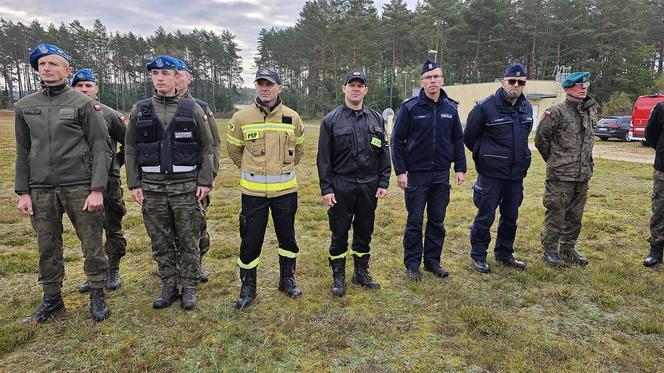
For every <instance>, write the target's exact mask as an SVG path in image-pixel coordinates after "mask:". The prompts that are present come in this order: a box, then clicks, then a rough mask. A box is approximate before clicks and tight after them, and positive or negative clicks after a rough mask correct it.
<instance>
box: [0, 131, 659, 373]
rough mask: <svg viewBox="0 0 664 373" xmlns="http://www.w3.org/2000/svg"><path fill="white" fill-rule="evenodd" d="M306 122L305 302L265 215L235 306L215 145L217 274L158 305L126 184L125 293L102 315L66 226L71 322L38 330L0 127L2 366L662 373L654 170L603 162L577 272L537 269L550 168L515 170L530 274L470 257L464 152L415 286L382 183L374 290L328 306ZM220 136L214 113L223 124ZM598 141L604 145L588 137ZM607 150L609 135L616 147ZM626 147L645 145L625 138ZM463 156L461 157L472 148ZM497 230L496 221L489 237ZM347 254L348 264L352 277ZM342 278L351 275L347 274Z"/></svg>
mask: <svg viewBox="0 0 664 373" xmlns="http://www.w3.org/2000/svg"><path fill="white" fill-rule="evenodd" d="M309 124H310V125H308V126H307V140H306V142H305V147H306V150H305V158H304V159H303V160H302V163H301V164H300V165H299V168H298V181H299V182H300V192H299V196H300V199H299V211H298V215H297V223H296V224H297V225H296V232H297V236H298V240H299V246H300V249H301V254H300V257H299V260H298V269H297V280H298V283H299V285H300V287H301V288H302V289H303V292H304V295H303V297H302V298H301V299H299V300H293V299H289V298H287V297H285V296H284V295H283V294H282V293H280V292H279V291H277V284H278V276H279V270H278V259H277V247H276V239H275V236H274V233H273V230H272V226H271V224H270V225H269V226H268V234H267V236H266V240H265V244H264V249H263V255H262V258H261V265H260V266H259V270H258V282H259V288H258V298H257V301H256V303H255V305H253V306H252V307H251V308H249V309H247V310H243V311H238V310H236V309H235V308H233V307H232V304H233V303H234V301H235V299H236V297H237V294H238V290H239V280H238V270H237V267H236V265H235V261H236V257H237V254H238V247H239V233H238V213H239V209H240V193H239V187H238V185H237V184H238V171H237V169H236V168H235V166H234V165H233V164H232V163H231V162H230V160H229V158H228V156H227V155H226V154H225V152H224V153H223V155H224V157H223V164H222V167H221V172H220V174H219V176H218V177H217V180H216V186H215V189H214V191H213V193H212V198H213V201H212V205H211V206H210V209H209V211H208V217H209V220H208V226H209V230H210V234H211V236H212V247H211V251H210V253H209V254H208V255H207V257H206V260H205V262H206V264H205V267H206V269H207V270H208V271H209V272H210V282H208V283H207V284H203V285H201V286H200V287H199V291H198V298H199V301H198V304H197V306H196V309H195V310H194V311H191V312H184V311H182V310H181V309H180V308H179V307H178V305H177V304H176V305H173V306H171V308H169V309H166V310H154V309H152V307H151V304H152V300H153V299H154V297H155V296H156V295H158V293H159V290H160V283H159V279H158V278H157V277H156V276H155V275H154V274H153V272H154V270H155V263H154V262H153V261H152V259H151V252H150V244H149V240H148V238H147V235H146V233H145V228H144V226H143V223H142V218H141V216H140V210H139V208H138V206H137V205H136V204H135V203H133V202H131V199H130V197H129V193H125V199H126V203H127V206H128V215H127V216H126V218H125V220H124V228H125V233H126V236H127V241H128V253H127V256H126V257H125V258H124V259H123V262H122V265H121V273H122V279H123V287H122V288H121V289H120V290H117V291H115V292H112V293H110V294H109V295H108V296H107V300H108V303H109V305H110V307H111V309H112V311H113V314H112V315H111V317H110V319H108V320H106V321H104V322H101V323H96V322H94V321H93V320H92V318H91V316H90V313H89V310H88V298H87V296H83V295H80V294H79V293H78V291H77V289H78V285H79V284H80V283H81V282H83V281H84V274H83V271H82V264H83V262H82V258H81V257H82V255H81V250H80V247H79V242H78V240H77V238H76V237H75V234H74V232H73V230H72V228H71V225H70V224H69V222H68V220H67V219H65V221H66V225H65V239H64V242H65V261H66V270H67V276H66V278H65V282H64V297H65V303H66V306H67V309H68V317H67V318H65V319H63V320H61V321H56V322H50V323H47V324H45V325H42V326H30V327H26V326H22V325H20V320H21V319H22V318H23V317H25V316H26V315H28V314H30V313H31V312H32V311H33V309H34V308H35V307H36V306H37V304H39V302H40V299H41V290H40V287H39V286H38V284H37V282H36V279H37V262H38V252H37V248H36V240H35V236H34V232H33V230H32V228H31V226H30V223H29V220H28V219H27V218H26V217H24V216H21V215H20V214H18V212H17V211H16V202H17V197H16V195H15V194H14V193H13V185H14V184H13V183H14V176H13V173H14V135H13V133H14V132H13V125H12V122H11V121H9V120H4V121H0V165H2V167H0V299H2V301H1V302H0V371H8V372H13V371H26V370H30V371H56V370H57V371H92V370H95V371H147V370H149V371H160V372H166V371H199V370H200V371H295V370H303V371H370V372H385V371H396V372H401V371H453V370H464V371H466V370H467V371H485V370H488V371H551V372H558V371H600V370H601V371H637V370H643V371H658V370H660V371H661V370H662V369H664V364H663V363H664V322H663V320H662V316H661V315H662V310H661V307H662V305H663V304H664V268H662V267H660V268H658V269H655V270H652V269H646V268H645V267H643V266H642V265H641V261H642V259H643V256H644V254H645V253H646V252H647V248H648V246H647V243H646V238H647V236H648V221H649V217H650V198H649V196H650V191H651V187H652V166H651V165H645V164H634V163H626V162H618V161H607V160H601V159H598V160H596V161H595V165H596V167H595V176H594V177H593V179H592V181H591V185H590V198H589V200H588V205H587V207H586V214H585V216H584V219H583V230H582V232H581V237H580V242H579V243H578V249H579V251H580V252H582V253H583V254H585V255H586V256H587V257H588V259H589V260H590V265H589V266H588V267H587V268H578V267H572V268H567V269H562V270H557V269H552V268H549V267H547V266H545V265H544V263H543V260H542V259H541V252H540V247H539V233H540V230H541V227H542V220H543V215H544V209H543V207H542V202H541V201H542V192H543V180H544V163H543V162H542V160H541V158H540V157H539V156H534V157H533V164H532V166H531V169H530V172H529V175H528V177H527V179H526V180H525V194H526V197H525V200H524V203H523V205H522V207H521V210H520V212H521V217H520V220H519V230H518V232H517V241H516V250H517V252H516V256H517V257H518V258H520V259H523V260H525V261H526V262H527V264H528V269H527V270H526V271H524V272H520V271H515V270H511V269H506V268H502V267H501V266H499V265H497V264H496V263H495V262H494V261H493V259H492V256H491V255H492V254H491V253H490V254H489V255H490V257H489V258H490V259H489V264H490V265H491V266H492V272H491V274H488V275H481V274H479V273H477V272H475V271H474V270H473V269H472V268H471V261H470V258H469V241H468V232H469V228H470V225H471V223H472V219H473V217H474V213H475V208H474V206H473V204H472V199H471V186H472V183H473V181H474V180H475V178H476V174H475V173H474V170H473V167H472V161H470V167H469V168H470V170H469V172H468V173H467V174H466V182H465V183H464V184H463V185H462V186H460V187H456V186H455V187H454V188H453V190H452V194H451V198H452V201H451V203H450V206H449V208H448V211H447V219H446V229H447V239H446V241H445V246H444V250H443V266H445V267H446V268H448V269H449V270H450V273H451V275H450V277H449V278H447V279H445V280H442V281H441V280H439V279H436V278H434V277H433V276H432V275H430V274H428V273H425V276H424V280H423V281H422V282H420V283H412V282H409V281H408V280H407V279H406V277H405V274H404V271H403V265H402V252H403V249H402V245H401V237H402V232H403V226H404V223H405V216H406V212H405V209H404V204H403V194H402V193H401V191H400V190H399V189H398V188H397V187H396V181H395V180H394V179H393V180H392V185H391V187H390V190H389V194H388V197H387V198H386V199H385V200H382V201H381V202H380V203H379V206H378V211H377V217H376V229H375V234H374V239H373V242H372V262H371V273H372V274H373V276H374V278H375V279H376V280H378V281H379V282H380V283H381V285H382V289H381V290H379V291H365V290H363V289H361V288H359V287H357V286H355V285H350V284H349V288H348V290H347V295H346V297H344V298H341V299H332V298H331V296H330V294H329V288H330V285H331V270H330V268H329V267H328V266H327V248H328V245H329V229H328V222H327V214H326V209H325V208H324V206H323V205H322V204H321V198H320V193H319V189H318V179H317V174H316V167H315V154H316V139H317V130H316V129H315V128H314V127H313V126H311V124H314V123H313V122H311V123H309ZM220 128H223V130H224V132H223V133H224V134H225V125H224V122H223V121H222V123H220ZM597 146H607V145H606V144H600V143H598V144H597ZM610 146H617V145H615V144H613V143H612V144H610ZM624 146H638V145H637V144H625V145H624ZM469 159H470V157H469ZM493 235H494V236H495V225H494V234H493ZM351 270H352V265H351V266H350V268H348V269H347V274H348V275H350V271H351ZM348 282H350V281H348Z"/></svg>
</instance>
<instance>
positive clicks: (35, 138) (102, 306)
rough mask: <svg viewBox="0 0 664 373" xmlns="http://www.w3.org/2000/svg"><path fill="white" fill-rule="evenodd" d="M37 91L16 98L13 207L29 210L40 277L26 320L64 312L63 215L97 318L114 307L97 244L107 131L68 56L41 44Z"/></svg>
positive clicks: (36, 58) (34, 62) (34, 60)
mask: <svg viewBox="0 0 664 373" xmlns="http://www.w3.org/2000/svg"><path fill="white" fill-rule="evenodd" d="M30 65H31V66H32V67H33V68H34V69H35V70H37V71H38V72H39V77H40V78H41V80H42V90H41V91H40V92H36V93H33V94H31V95H29V96H26V97H24V98H22V99H21V100H19V101H18V102H17V103H16V123H15V130H16V174H15V175H16V181H15V189H14V190H15V191H16V194H18V195H19V200H18V210H19V211H20V212H21V213H23V214H27V215H30V222H31V223H32V227H33V228H34V230H35V232H36V233H37V245H38V246H39V283H40V284H41V286H42V289H43V292H44V299H43V301H42V302H41V304H40V305H39V306H38V307H37V309H36V310H35V312H34V313H33V314H32V315H30V316H29V317H28V318H26V319H25V320H24V323H43V322H45V321H46V320H48V319H49V318H50V317H52V316H55V315H58V314H61V313H64V311H65V306H64V301H63V299H62V295H61V290H62V280H63V278H64V275H65V267H64V259H63V247H62V215H63V213H65V212H66V213H67V215H68V216H69V218H70V220H71V222H72V224H73V226H74V229H75V230H76V234H77V236H78V237H79V239H80V240H81V246H82V248H83V254H84V256H85V261H84V265H83V269H84V271H85V274H86V276H87V278H88V282H89V283H90V287H91V288H92V291H91V292H90V311H91V313H92V317H93V318H94V319H95V320H96V321H101V320H104V319H105V318H107V317H108V316H109V315H110V313H111V311H110V309H109V308H108V306H107V304H106V301H105V299H104V282H105V280H106V270H107V269H108V261H107V259H106V254H105V253H104V249H103V248H102V243H101V242H102V221H103V218H104V215H103V211H102V210H103V206H104V196H103V192H104V189H105V188H106V181H107V179H108V170H109V167H110V166H111V149H110V148H109V146H108V130H107V129H106V123H105V121H104V117H103V116H102V113H101V106H100V105H99V104H97V103H95V102H94V100H92V99H91V98H90V97H87V96H85V95H83V94H80V93H78V92H76V91H74V90H73V89H71V88H70V86H69V84H68V83H69V75H70V74H71V72H72V68H71V67H69V56H68V55H67V54H66V53H65V52H64V51H63V50H62V49H60V48H59V47H57V46H55V45H49V44H40V45H38V46H37V47H36V48H35V50H34V51H33V52H32V53H31V54H30Z"/></svg>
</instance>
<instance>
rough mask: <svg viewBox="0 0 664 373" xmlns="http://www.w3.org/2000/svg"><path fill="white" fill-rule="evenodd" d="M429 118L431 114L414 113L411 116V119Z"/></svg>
mask: <svg viewBox="0 0 664 373" xmlns="http://www.w3.org/2000/svg"><path fill="white" fill-rule="evenodd" d="M427 118H431V114H423V115H415V116H413V119H415V120H418V119H427Z"/></svg>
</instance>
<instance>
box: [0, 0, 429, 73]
mask: <svg viewBox="0 0 664 373" xmlns="http://www.w3.org/2000/svg"><path fill="white" fill-rule="evenodd" d="M305 2H306V1H305V0H294V1H272V2H269V1H267V2H266V1H260V0H184V1H173V0H160V1H155V0H144V1H141V2H138V1H129V0H113V1H108V2H107V1H96V2H91V1H80V0H78V1H77V0H59V1H37V0H2V2H0V18H4V19H5V20H12V21H15V22H17V21H21V22H24V23H27V22H30V21H32V20H34V19H37V20H38V21H39V22H40V23H42V25H47V24H49V23H56V24H60V23H61V22H65V23H69V22H71V21H73V20H75V19H77V20H79V21H80V22H81V24H83V25H84V26H85V27H91V26H92V24H93V22H94V20H95V19H97V18H99V19H100V20H101V22H102V23H103V24H104V25H105V26H106V28H107V29H108V30H109V31H120V32H121V33H126V32H128V31H132V32H134V33H137V34H140V35H143V36H149V35H151V34H152V33H153V32H154V30H156V29H157V27H159V26H160V25H161V26H163V27H164V29H166V31H175V30H177V29H180V30H182V31H183V32H189V31H191V30H192V29H194V28H198V29H206V30H212V31H214V32H221V30H223V29H227V30H229V31H230V32H232V33H233V34H235V35H237V38H236V41H237V43H238V46H239V48H240V49H242V51H241V52H240V55H241V56H242V59H243V69H244V73H243V75H242V77H243V78H244V80H245V86H247V85H249V86H251V85H252V84H251V83H252V82H253V74H254V73H255V67H254V56H255V55H256V40H257V39H258V32H259V31H260V29H261V28H270V27H273V26H276V27H287V26H292V25H294V24H295V22H296V21H297V19H298V17H299V14H300V10H301V9H302V6H303V5H304V3H305ZM386 2H387V1H386V0H378V1H374V4H375V6H376V8H377V9H378V11H379V13H380V12H381V11H382V7H383V4H385V3H386ZM406 3H407V4H408V8H409V9H411V10H413V9H414V8H415V6H416V4H417V0H406ZM180 4H182V5H180Z"/></svg>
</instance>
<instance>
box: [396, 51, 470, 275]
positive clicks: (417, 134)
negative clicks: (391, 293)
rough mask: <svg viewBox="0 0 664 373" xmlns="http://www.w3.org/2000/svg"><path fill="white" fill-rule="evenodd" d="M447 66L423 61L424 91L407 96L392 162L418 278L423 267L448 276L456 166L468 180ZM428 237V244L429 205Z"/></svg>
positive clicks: (408, 260)
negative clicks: (446, 249)
mask: <svg viewBox="0 0 664 373" xmlns="http://www.w3.org/2000/svg"><path fill="white" fill-rule="evenodd" d="M444 81H445V80H444V78H443V70H442V69H441V68H440V65H439V64H438V63H436V62H434V61H431V60H428V59H427V60H426V61H424V64H423V65H422V70H421V76H420V86H421V87H422V89H421V90H420V93H419V95H417V96H415V97H411V98H410V99H408V100H406V101H405V102H404V103H403V104H402V105H401V109H400V110H399V114H398V115H397V120H396V123H395V125H394V133H393V136H392V161H393V163H394V171H395V173H396V175H397V184H398V185H399V187H400V188H401V189H403V190H404V191H405V194H406V198H405V199H406V209H407V210H408V220H407V222H406V229H405V231H404V237H403V246H404V265H405V266H406V275H407V276H408V278H409V279H411V280H413V281H419V280H420V279H421V278H422V274H421V273H420V270H419V267H420V263H421V262H422V256H423V255H424V269H425V270H426V271H429V272H431V273H433V274H434V275H435V276H437V277H440V278H444V277H447V275H448V272H447V271H446V270H445V269H443V268H441V266H440V256H441V252H442V249H443V242H444V240H445V228H444V225H443V224H444V221H445V210H446V209H447V205H448V204H449V201H450V188H451V186H450V184H449V178H450V165H451V164H452V163H454V173H455V176H454V177H455V181H456V184H457V185H461V183H463V178H464V174H465V172H466V155H465V154H464V149H463V132H462V130H461V121H460V120H459V113H458V112H457V102H456V101H454V100H452V99H450V98H449V97H447V93H445V91H444V90H443V89H442V88H441V87H442V86H443V83H444ZM425 207H426V209H427V225H426V236H425V239H424V243H422V224H423V220H424V216H423V215H424V209H425Z"/></svg>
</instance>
